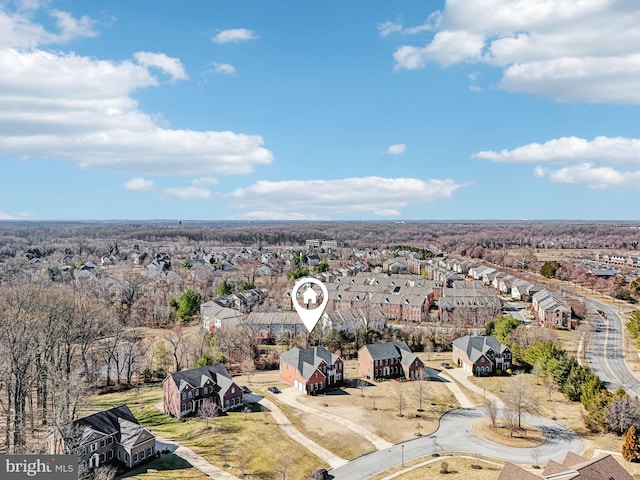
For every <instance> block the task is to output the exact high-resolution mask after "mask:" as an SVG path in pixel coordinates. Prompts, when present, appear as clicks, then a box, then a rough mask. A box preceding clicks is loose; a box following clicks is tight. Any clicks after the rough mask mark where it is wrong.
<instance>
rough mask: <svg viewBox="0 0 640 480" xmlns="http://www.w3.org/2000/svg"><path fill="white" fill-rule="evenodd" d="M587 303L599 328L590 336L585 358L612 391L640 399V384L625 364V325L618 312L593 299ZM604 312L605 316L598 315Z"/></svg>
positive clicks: (587, 299)
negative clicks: (620, 389) (625, 392)
mask: <svg viewBox="0 0 640 480" xmlns="http://www.w3.org/2000/svg"><path fill="white" fill-rule="evenodd" d="M583 298H584V299H585V301H586V302H587V306H588V309H589V314H590V317H591V318H593V319H594V322H595V328H594V331H592V333H591V334H590V336H589V344H588V345H587V348H586V350H585V358H586V360H587V363H588V365H589V367H590V368H591V370H593V372H594V373H595V374H597V375H598V376H599V377H600V379H601V380H602V381H603V382H604V383H605V385H606V386H607V388H608V389H609V390H611V391H613V390H615V389H617V388H618V387H620V386H622V387H624V389H625V390H626V391H627V393H629V394H633V395H637V396H640V381H638V379H637V378H636V377H635V376H634V375H633V374H632V373H631V371H629V368H628V367H627V364H626V363H625V361H624V346H623V342H624V336H623V328H624V325H623V324H622V321H621V320H620V317H619V316H618V314H617V312H616V309H615V308H612V307H610V306H608V305H605V304H604V303H600V302H598V301H596V300H594V299H592V298H588V297H583ZM596 310H600V311H602V312H603V313H604V316H602V315H600V314H598V313H597V311H596Z"/></svg>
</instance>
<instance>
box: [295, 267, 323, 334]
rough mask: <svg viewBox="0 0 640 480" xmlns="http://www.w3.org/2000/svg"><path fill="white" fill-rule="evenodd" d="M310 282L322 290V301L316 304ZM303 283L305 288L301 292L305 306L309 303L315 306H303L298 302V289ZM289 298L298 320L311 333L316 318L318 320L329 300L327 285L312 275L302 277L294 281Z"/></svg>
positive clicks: (316, 298) (316, 297)
mask: <svg viewBox="0 0 640 480" xmlns="http://www.w3.org/2000/svg"><path fill="white" fill-rule="evenodd" d="M310 284H314V285H317V286H318V287H320V290H322V303H321V304H320V305H318V294H317V293H316V292H315V291H313V289H312V288H311V285H310ZM303 285H307V290H306V291H305V293H304V294H303V300H304V303H305V304H306V305H307V306H309V304H310V303H313V305H316V307H315V308H305V307H304V306H302V305H300V303H299V302H298V296H297V295H298V290H299V289H300V287H302V286H303ZM307 292H309V293H307ZM291 300H292V303H293V308H295V309H296V312H298V316H299V317H300V320H302V323H304V326H305V327H306V328H307V331H308V332H309V333H311V330H313V327H315V326H316V323H318V320H320V317H321V316H322V313H323V312H324V307H326V306H327V303H328V302H329V291H328V290H327V287H326V286H325V285H324V283H322V282H321V281H320V280H318V279H316V278H312V277H304V278H300V279H298V280H297V281H296V284H295V285H294V287H293V290H292V291H291Z"/></svg>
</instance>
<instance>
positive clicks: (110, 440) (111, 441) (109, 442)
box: [107, 437, 113, 445]
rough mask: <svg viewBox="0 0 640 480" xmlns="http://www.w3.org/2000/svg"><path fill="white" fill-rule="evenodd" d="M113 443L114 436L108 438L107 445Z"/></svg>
mask: <svg viewBox="0 0 640 480" xmlns="http://www.w3.org/2000/svg"><path fill="white" fill-rule="evenodd" d="M112 443H113V437H109V438H107V445H111V444H112Z"/></svg>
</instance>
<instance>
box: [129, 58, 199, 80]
mask: <svg viewBox="0 0 640 480" xmlns="http://www.w3.org/2000/svg"><path fill="white" fill-rule="evenodd" d="M134 57H135V59H136V60H137V61H138V63H139V64H140V65H143V66H145V67H157V68H159V69H160V70H162V71H163V72H165V73H166V74H168V75H169V76H171V80H173V81H176V80H186V79H187V78H188V77H187V74H186V72H185V71H184V67H183V66H182V62H180V60H178V59H177V58H171V57H168V56H167V55H165V54H164V53H152V52H137V53H135V54H134Z"/></svg>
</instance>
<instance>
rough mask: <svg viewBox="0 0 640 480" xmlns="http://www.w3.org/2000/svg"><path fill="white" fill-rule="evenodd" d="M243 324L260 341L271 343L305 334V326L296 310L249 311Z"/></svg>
mask: <svg viewBox="0 0 640 480" xmlns="http://www.w3.org/2000/svg"><path fill="white" fill-rule="evenodd" d="M245 324H246V326H247V327H249V328H251V329H252V330H253V331H254V332H255V334H256V338H257V339H258V341H259V342H260V343H267V344H273V343H275V341H276V340H278V339H283V338H294V337H299V336H304V335H306V334H307V328H306V327H305V326H304V323H303V322H302V320H301V319H300V316H299V315H298V314H297V313H296V312H251V313H250V314H249V315H248V316H247V318H246V320H245Z"/></svg>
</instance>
